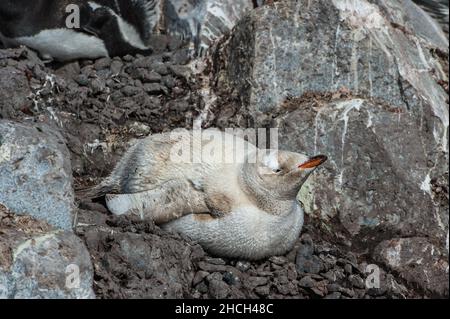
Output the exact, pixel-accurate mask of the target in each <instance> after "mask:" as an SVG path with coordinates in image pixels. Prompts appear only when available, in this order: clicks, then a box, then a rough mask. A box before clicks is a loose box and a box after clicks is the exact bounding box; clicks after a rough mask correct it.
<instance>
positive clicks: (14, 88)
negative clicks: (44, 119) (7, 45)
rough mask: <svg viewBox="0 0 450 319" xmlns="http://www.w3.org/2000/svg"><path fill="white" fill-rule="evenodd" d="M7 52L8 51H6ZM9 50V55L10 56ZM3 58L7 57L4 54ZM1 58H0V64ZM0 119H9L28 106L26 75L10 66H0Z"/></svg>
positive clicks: (28, 89) (29, 91) (28, 90)
mask: <svg viewBox="0 0 450 319" xmlns="http://www.w3.org/2000/svg"><path fill="white" fill-rule="evenodd" d="M6 52H8V51H6ZM12 52H13V51H12V50H11V52H10V53H11V54H12ZM5 56H7V55H6V54H5ZM1 62H2V57H1V56H0V63H1ZM0 87H1V88H2V90H0V118H10V117H13V116H14V115H16V114H17V113H18V112H19V111H20V110H21V109H22V108H26V107H27V106H29V104H30V103H29V102H28V100H27V96H29V95H30V93H31V90H30V87H29V85H28V80H27V76H26V73H25V72H24V70H23V71H20V70H18V69H17V68H16V67H12V66H2V65H1V64H0Z"/></svg>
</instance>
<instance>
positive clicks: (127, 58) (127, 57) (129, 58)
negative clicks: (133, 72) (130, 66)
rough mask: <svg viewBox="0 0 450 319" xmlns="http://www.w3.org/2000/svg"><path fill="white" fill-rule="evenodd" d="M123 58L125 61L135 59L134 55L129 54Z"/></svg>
mask: <svg viewBox="0 0 450 319" xmlns="http://www.w3.org/2000/svg"><path fill="white" fill-rule="evenodd" d="M122 59H123V60H124V61H125V62H131V61H133V59H134V57H133V56H132V55H129V54H127V55H125V56H124V57H123V58H122Z"/></svg>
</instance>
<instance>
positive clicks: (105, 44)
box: [0, 0, 160, 61]
mask: <svg viewBox="0 0 450 319" xmlns="http://www.w3.org/2000/svg"><path fill="white" fill-rule="evenodd" d="M74 6H75V7H76V8H77V9H78V12H79V25H76V26H74V27H72V26H68V24H67V21H68V18H69V15H70V14H73V11H71V10H72V9H73V8H74ZM75 14H76V13H75ZM159 17H160V13H159V0H93V1H87V0H33V1H29V0H1V1H0V39H1V41H2V42H3V44H4V46H6V47H11V46H17V45H26V46H28V47H30V48H32V49H34V50H36V51H38V52H39V53H40V54H41V55H42V56H43V57H45V58H47V59H55V60H59V61H66V60H74V59H80V58H91V59H93V58H98V57H104V56H118V55H119V56H120V55H126V54H136V53H142V54H149V53H151V51H152V50H151V46H150V44H149V40H150V35H151V33H152V31H153V29H154V27H155V25H156V24H157V22H158V20H159Z"/></svg>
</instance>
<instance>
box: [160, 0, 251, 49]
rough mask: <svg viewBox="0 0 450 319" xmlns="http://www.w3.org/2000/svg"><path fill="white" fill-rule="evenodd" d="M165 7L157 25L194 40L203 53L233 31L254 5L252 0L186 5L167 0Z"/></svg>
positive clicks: (207, 0) (201, 2)
mask: <svg viewBox="0 0 450 319" xmlns="http://www.w3.org/2000/svg"><path fill="white" fill-rule="evenodd" d="M163 8H164V10H163V11H162V14H161V16H160V22H159V24H158V25H157V26H156V28H157V29H161V28H162V29H164V30H167V32H168V33H169V34H171V35H174V37H180V36H181V37H182V38H184V39H187V40H190V41H191V42H192V43H193V44H194V45H195V47H196V51H197V52H198V53H200V54H201V53H202V52H203V51H205V50H206V49H207V48H208V47H209V46H210V45H211V44H213V43H214V42H215V41H216V40H217V39H219V38H220V37H221V36H222V35H224V34H226V33H227V32H229V31H230V30H231V29H232V28H233V27H234V25H235V24H236V22H237V21H238V20H239V19H240V18H241V17H242V16H243V15H244V14H245V12H247V11H249V10H251V9H253V5H252V2H251V1H249V0H225V1H224V0H201V1H197V2H195V3H192V4H191V5H189V6H184V5H183V3H182V2H180V1H178V0H166V1H165V5H164V6H163ZM161 25H162V26H161Z"/></svg>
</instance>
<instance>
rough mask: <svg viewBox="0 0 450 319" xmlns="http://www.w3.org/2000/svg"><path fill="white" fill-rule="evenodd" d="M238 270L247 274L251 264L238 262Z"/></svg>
mask: <svg viewBox="0 0 450 319" xmlns="http://www.w3.org/2000/svg"><path fill="white" fill-rule="evenodd" d="M236 268H237V269H238V270H240V271H242V272H246V271H247V270H248V269H250V263H249V262H248V261H238V262H237V263H236Z"/></svg>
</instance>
